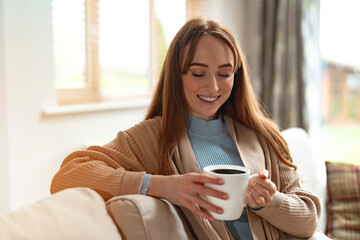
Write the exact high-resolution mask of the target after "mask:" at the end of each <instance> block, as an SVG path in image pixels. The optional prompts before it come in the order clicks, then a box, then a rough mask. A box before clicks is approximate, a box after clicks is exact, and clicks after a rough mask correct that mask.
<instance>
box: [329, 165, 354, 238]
mask: <svg viewBox="0 0 360 240" xmlns="http://www.w3.org/2000/svg"><path fill="white" fill-rule="evenodd" d="M326 169H327V179H328V182H327V189H328V204H327V212H328V226H327V234H328V236H329V237H332V238H334V239H360V166H355V165H352V164H346V163H334V162H326Z"/></svg>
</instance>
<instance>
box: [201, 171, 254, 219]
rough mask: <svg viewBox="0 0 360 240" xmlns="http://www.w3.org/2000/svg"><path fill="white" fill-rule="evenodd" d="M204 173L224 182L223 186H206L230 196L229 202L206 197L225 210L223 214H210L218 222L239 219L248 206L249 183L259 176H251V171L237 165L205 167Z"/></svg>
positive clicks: (207, 184) (208, 184)
mask: <svg viewBox="0 0 360 240" xmlns="http://www.w3.org/2000/svg"><path fill="white" fill-rule="evenodd" d="M203 172H204V173H206V174H209V175H213V176H216V177H219V178H222V179H223V180H224V184H223V185H215V184H210V183H206V184H205V185H206V186H208V187H210V188H213V189H216V190H218V191H221V192H225V193H227V194H228V195H229V198H228V199H227V200H224V199H220V198H216V197H212V196H206V197H205V198H206V200H207V201H209V202H210V203H212V204H214V205H216V206H218V207H221V208H222V209H223V210H224V212H223V213H222V214H218V213H214V212H210V214H211V215H212V216H213V217H214V218H215V219H218V220H236V219H238V218H239V217H240V216H241V213H242V212H243V209H244V207H245V206H246V204H247V203H246V192H247V188H248V185H249V181H250V179H252V178H253V177H257V176H259V175H258V174H253V175H251V176H250V169H248V168H245V167H241V166H236V165H211V166H207V167H205V168H204V171H203Z"/></svg>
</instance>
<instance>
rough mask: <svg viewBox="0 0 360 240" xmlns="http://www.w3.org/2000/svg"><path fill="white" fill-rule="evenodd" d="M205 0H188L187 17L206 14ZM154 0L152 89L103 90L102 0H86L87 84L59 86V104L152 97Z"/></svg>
mask: <svg viewBox="0 0 360 240" xmlns="http://www.w3.org/2000/svg"><path fill="white" fill-rule="evenodd" d="M203 3H204V0H186V20H188V19H190V18H192V17H194V16H199V15H202V9H203V6H204V4H203ZM149 4H150V9H149V11H150V74H149V78H150V79H149V81H150V89H149V91H148V92H143V93H139V94H131V95H121V94H120V96H117V97H114V96H106V95H104V94H102V93H101V87H100V64H99V0H85V51H86V60H85V73H84V75H85V82H86V83H85V86H84V87H82V88H76V89H56V91H57V102H58V105H72V104H85V103H97V102H108V101H109V102H111V101H121V100H125V99H126V100H129V99H139V98H143V99H146V98H150V97H151V94H152V90H153V89H154V87H155V86H156V83H157V81H158V79H157V78H158V76H157V69H158V63H157V61H156V57H157V55H156V54H157V44H156V40H157V36H156V28H157V24H156V18H155V17H156V13H155V0H149Z"/></svg>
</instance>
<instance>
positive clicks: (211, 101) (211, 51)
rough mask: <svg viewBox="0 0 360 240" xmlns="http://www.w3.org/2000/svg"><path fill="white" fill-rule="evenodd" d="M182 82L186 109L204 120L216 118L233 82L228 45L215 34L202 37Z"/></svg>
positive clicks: (232, 57)
mask: <svg viewBox="0 0 360 240" xmlns="http://www.w3.org/2000/svg"><path fill="white" fill-rule="evenodd" d="M185 51H186V50H185ZM182 82H183V90H184V95H185V99H186V102H187V104H188V106H189V109H188V110H189V113H190V114H192V115H193V116H195V117H197V118H200V119H203V120H212V119H215V118H216V113H217V111H218V110H219V108H220V107H221V106H222V105H223V104H224V103H225V102H226V100H227V99H228V98H229V96H230V93H231V90H232V87H233V85H234V55H233V54H232V52H231V50H230V48H229V47H228V46H227V45H226V44H225V43H224V42H223V41H221V40H219V39H217V38H215V37H212V36H208V35H205V36H203V37H201V38H200V39H199V42H198V43H197V47H196V50H195V55H194V58H193V60H192V62H191V64H190V67H189V70H188V71H187V73H185V74H183V75H182Z"/></svg>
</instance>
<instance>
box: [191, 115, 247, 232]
mask: <svg viewBox="0 0 360 240" xmlns="http://www.w3.org/2000/svg"><path fill="white" fill-rule="evenodd" d="M186 129H187V133H188V136H189V139H190V143H191V147H192V149H193V151H194V154H195V157H196V160H197V161H198V163H199V166H200V168H201V171H202V170H203V168H204V167H206V166H209V165H230V164H231V165H240V166H244V164H243V162H242V161H241V158H240V154H239V151H238V149H237V147H236V145H235V142H234V141H233V139H232V138H231V136H230V133H229V131H228V130H227V128H226V125H225V121H224V119H223V118H222V117H220V118H218V119H215V120H211V121H205V120H202V119H199V118H196V117H194V116H191V115H189V120H188V122H187V124H186ZM225 223H226V225H227V227H228V228H229V230H230V232H231V234H232V236H233V237H234V239H253V237H252V234H251V230H250V225H249V221H248V217H247V213H246V209H245V208H244V211H243V213H242V215H241V217H240V218H239V219H237V220H235V221H225Z"/></svg>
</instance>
